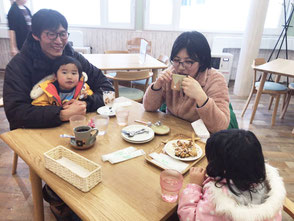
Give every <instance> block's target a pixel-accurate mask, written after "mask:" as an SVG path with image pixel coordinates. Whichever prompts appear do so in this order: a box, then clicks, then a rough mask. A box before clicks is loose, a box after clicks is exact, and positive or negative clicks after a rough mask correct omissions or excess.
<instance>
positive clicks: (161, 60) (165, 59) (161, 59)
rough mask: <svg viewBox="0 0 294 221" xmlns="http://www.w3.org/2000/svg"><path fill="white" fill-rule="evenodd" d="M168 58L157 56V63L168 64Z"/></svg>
mask: <svg viewBox="0 0 294 221" xmlns="http://www.w3.org/2000/svg"><path fill="white" fill-rule="evenodd" d="M168 59H169V58H168V56H167V55H162V54H161V55H159V57H158V58H157V60H158V61H160V62H162V63H164V64H166V65H167V64H168Z"/></svg>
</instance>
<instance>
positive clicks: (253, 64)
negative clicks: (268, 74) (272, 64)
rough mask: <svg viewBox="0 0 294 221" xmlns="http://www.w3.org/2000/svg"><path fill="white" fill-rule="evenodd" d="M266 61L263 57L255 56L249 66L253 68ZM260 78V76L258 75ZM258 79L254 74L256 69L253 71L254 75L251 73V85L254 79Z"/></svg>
mask: <svg viewBox="0 0 294 221" xmlns="http://www.w3.org/2000/svg"><path fill="white" fill-rule="evenodd" d="M265 63H266V60H265V59H264V58H255V59H254V60H253V62H252V65H251V67H252V68H254V67H256V66H259V65H262V64H265ZM259 78H260V77H259ZM259 80H260V79H258V80H257V74H256V71H254V75H253V85H254V83H255V82H256V81H259Z"/></svg>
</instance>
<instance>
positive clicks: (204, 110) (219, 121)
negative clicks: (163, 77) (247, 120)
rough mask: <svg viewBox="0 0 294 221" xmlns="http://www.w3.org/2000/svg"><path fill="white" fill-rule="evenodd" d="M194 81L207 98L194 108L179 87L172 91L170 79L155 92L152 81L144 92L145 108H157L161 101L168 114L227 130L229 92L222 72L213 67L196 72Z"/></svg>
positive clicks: (212, 128) (213, 128) (228, 121)
mask: <svg viewBox="0 0 294 221" xmlns="http://www.w3.org/2000/svg"><path fill="white" fill-rule="evenodd" d="M196 80H197V81H198V82H199V83H200V85H201V86H202V89H203V90H204V92H205V93H206V95H207V96H208V98H209V99H208V102H207V103H206V104H205V105H204V106H202V107H200V108H198V107H197V106H196V101H195V99H193V98H189V97H188V96H185V94H183V91H182V90H181V91H175V90H172V89H171V82H170V83H166V84H165V85H164V86H163V87H162V88H161V90H159V91H155V90H153V89H152V88H151V87H152V85H153V84H154V83H153V84H151V85H150V86H149V87H148V88H147V90H146V93H145V95H144V99H143V105H144V108H145V110H146V111H157V110H158V109H159V108H160V106H161V104H163V103H164V102H165V103H166V106H167V111H168V112H169V113H171V114H173V115H175V116H177V117H179V118H182V119H184V120H187V121H190V122H194V121H196V120H198V119H202V120H203V122H204V124H205V126H206V127H207V129H208V130H209V132H211V133H215V132H217V131H219V130H224V129H227V128H228V126H229V123H230V110H229V92H228V87H227V84H226V81H225V79H224V77H223V75H222V74H221V73H219V72H217V71H216V70H215V69H207V70H206V71H204V72H201V73H199V74H198V75H197V76H196Z"/></svg>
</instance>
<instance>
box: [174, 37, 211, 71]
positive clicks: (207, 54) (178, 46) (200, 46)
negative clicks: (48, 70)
mask: <svg viewBox="0 0 294 221" xmlns="http://www.w3.org/2000/svg"><path fill="white" fill-rule="evenodd" d="M184 48H185V49H186V50H187V53H188V55H189V57H190V58H191V59H192V60H194V61H197V62H199V70H198V72H203V71H205V70H206V69H207V68H211V51H210V47H209V44H208V42H207V40H206V38H205V36H204V35H203V34H201V33H200V32H197V31H187V32H184V33H182V34H181V35H180V36H178V37H177V39H176V40H175V42H174V44H173V48H172V51H171V56H170V60H171V61H172V60H173V59H174V57H176V56H177V54H178V53H179V52H180V51H181V50H182V49H184Z"/></svg>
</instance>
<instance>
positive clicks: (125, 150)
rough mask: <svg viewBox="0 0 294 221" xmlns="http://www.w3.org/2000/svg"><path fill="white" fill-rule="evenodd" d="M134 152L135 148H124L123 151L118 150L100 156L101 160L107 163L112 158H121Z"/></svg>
mask: <svg viewBox="0 0 294 221" xmlns="http://www.w3.org/2000/svg"><path fill="white" fill-rule="evenodd" d="M136 150H137V148H135V147H126V148H124V149H121V150H118V151H115V152H112V153H109V154H104V155H102V156H101V158H102V160H103V161H104V162H105V161H109V159H110V158H112V157H116V156H121V155H124V154H129V153H131V152H134V151H136Z"/></svg>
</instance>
